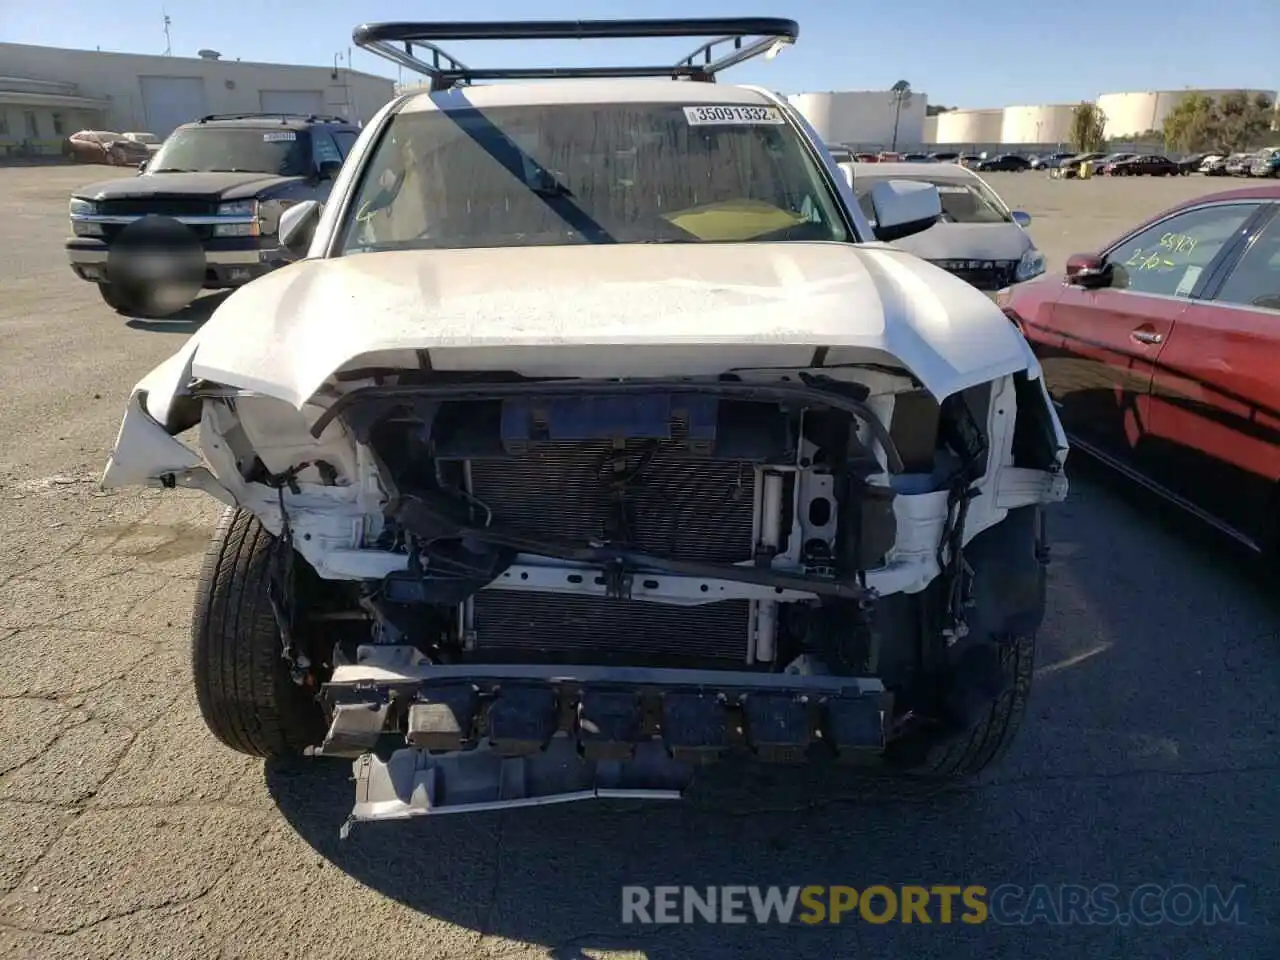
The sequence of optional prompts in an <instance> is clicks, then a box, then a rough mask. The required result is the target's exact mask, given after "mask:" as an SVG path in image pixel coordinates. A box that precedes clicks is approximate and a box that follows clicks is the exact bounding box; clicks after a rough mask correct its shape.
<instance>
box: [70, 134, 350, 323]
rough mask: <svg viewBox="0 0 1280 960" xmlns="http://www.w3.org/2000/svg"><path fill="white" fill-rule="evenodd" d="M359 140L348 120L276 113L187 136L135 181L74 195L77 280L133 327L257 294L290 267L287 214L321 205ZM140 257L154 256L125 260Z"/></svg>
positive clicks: (170, 142) (171, 140) (169, 143)
mask: <svg viewBox="0 0 1280 960" xmlns="http://www.w3.org/2000/svg"><path fill="white" fill-rule="evenodd" d="M359 135H360V129H359V128H358V127H357V126H355V125H354V124H351V123H348V122H347V121H346V120H343V119H341V118H340V117H322V116H303V115H294V114H279V113H272V114H234V115H225V116H208V117H203V118H202V119H200V120H197V121H194V122H192V123H186V124H183V125H182V126H180V127H178V128H177V129H176V130H174V131H173V133H172V134H170V135H169V137H168V139H166V140H165V141H164V144H163V145H162V146H161V147H160V149H159V150H158V151H157V152H156V153H155V154H154V155H152V157H151V158H150V159H149V160H147V161H145V162H144V163H143V164H142V165H141V167H140V168H139V173H138V174H137V175H135V176H133V177H128V178H125V179H120V180H107V181H103V182H100V183H92V184H89V185H88V186H86V187H81V188H80V189H78V190H76V191H74V192H73V193H72V195H71V204H70V215H71V230H72V234H73V236H72V237H71V239H70V240H68V241H67V245H66V246H67V255H68V257H69V258H70V261H71V269H72V270H74V271H75V273H76V275H77V276H78V277H80V278H81V279H82V280H88V281H90V282H92V283H96V284H97V285H98V290H99V292H101V294H102V299H103V300H105V301H106V302H107V304H108V305H110V306H111V307H112V308H113V309H115V310H116V311H117V312H119V313H123V314H127V315H130V316H164V315H166V314H170V313H174V312H176V311H178V310H180V309H182V308H183V307H185V306H186V305H187V304H188V303H190V302H191V301H192V300H194V299H195V297H196V296H198V295H199V291H200V289H201V288H203V289H209V290H218V289H226V288H229V287H237V286H241V285H243V284H245V283H248V282H249V281H250V280H253V279H254V278H255V277H259V276H261V275H262V274H264V273H266V272H268V271H269V270H272V269H274V268H275V267H277V266H279V265H281V264H282V263H284V262H285V261H286V259H287V258H286V256H285V253H284V251H283V250H282V249H281V248H280V247H279V245H278V243H277V239H276V229H277V226H278V224H279V219H280V213H281V211H282V210H284V208H285V207H287V206H289V205H290V204H293V203H297V202H298V201H300V200H320V201H324V200H325V199H326V198H327V197H328V195H329V190H330V188H331V187H332V186H333V180H334V178H335V177H336V176H337V173H338V171H339V170H340V169H341V167H342V162H343V160H344V159H345V157H346V155H347V153H348V152H349V151H350V150H351V147H352V145H353V144H354V143H355V141H356V138H357V137H358V136H359ZM144 218H145V223H144V224H143V225H142V226H138V224H139V221H143V220H144ZM143 249H146V250H147V251H148V252H149V253H151V254H152V256H151V257H149V258H129V257H126V256H124V253H125V252H131V253H132V252H136V251H141V250H143ZM184 254H185V255H186V256H185V257H184ZM144 260H145V262H146V265H147V269H145V270H142V269H139V268H138V266H137V265H138V264H139V263H141V262H143V261H144ZM162 294H163V295H162Z"/></svg>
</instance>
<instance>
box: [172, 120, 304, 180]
mask: <svg viewBox="0 0 1280 960" xmlns="http://www.w3.org/2000/svg"><path fill="white" fill-rule="evenodd" d="M310 159H311V151H310V149H309V148H308V146H307V140H306V133H305V132H302V131H298V130H280V129H272V128H269V127H240V128H235V127H186V128H183V129H180V130H175V131H174V132H173V134H172V135H171V136H170V137H169V139H167V140H166V141H165V142H164V146H162V147H161V148H160V149H159V150H157V151H156V154H155V158H154V159H153V160H152V161H151V166H150V167H149V168H148V171H147V172H148V173H173V172H177V171H181V172H184V173H212V172H215V171H216V172H234V173H241V172H243V173H271V174H276V175H279V176H282V177H301V176H306V175H307V174H308V173H310V167H311V164H310Z"/></svg>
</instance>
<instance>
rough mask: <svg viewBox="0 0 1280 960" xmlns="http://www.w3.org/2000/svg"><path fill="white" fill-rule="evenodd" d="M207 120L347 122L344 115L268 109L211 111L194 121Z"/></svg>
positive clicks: (201, 121) (202, 121)
mask: <svg viewBox="0 0 1280 960" xmlns="http://www.w3.org/2000/svg"><path fill="white" fill-rule="evenodd" d="M208 120H279V121H280V122H281V123H284V122H286V121H289V120H307V121H309V122H312V123H346V122H347V120H346V118H345V117H329V116H324V115H323V114H318V113H282V112H281V111H279V110H268V111H266V112H263V113H211V114H209V115H207V116H204V117H201V118H200V119H199V120H197V121H196V122H197V123H204V122H206V121H208Z"/></svg>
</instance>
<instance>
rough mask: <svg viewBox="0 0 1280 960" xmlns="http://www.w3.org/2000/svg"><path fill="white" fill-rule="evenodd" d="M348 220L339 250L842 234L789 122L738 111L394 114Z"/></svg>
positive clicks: (773, 114) (635, 108) (558, 109)
mask: <svg viewBox="0 0 1280 960" xmlns="http://www.w3.org/2000/svg"><path fill="white" fill-rule="evenodd" d="M351 211H352V212H351V215H350V218H349V221H348V224H347V227H346V229H345V236H344V240H343V245H342V249H343V250H344V251H346V252H355V251H362V250H387V249H407V248H424V247H436V248H471V247H502V246H533V245H556V244H574V243H664V242H665V243H703V242H732V241H781V240H809V241H815V240H816V241H822V240H829V241H844V240H847V239H848V233H847V231H846V228H845V226H844V224H843V223H842V220H841V217H840V214H839V208H838V206H837V201H836V200H835V199H834V198H833V196H832V194H831V192H830V189H829V188H828V186H827V184H826V182H825V181H824V180H823V178H822V177H821V175H820V173H819V169H818V167H817V165H816V164H815V163H814V162H813V161H812V160H811V159H810V157H809V155H808V154H807V152H806V151H805V150H804V148H803V146H802V143H801V140H800V138H799V137H798V136H797V135H796V133H795V131H794V130H793V129H792V127H791V126H789V125H788V124H786V123H785V122H784V121H783V118H782V116H781V114H780V113H779V112H778V111H777V110H776V108H774V107H757V106H741V105H739V106H729V107H684V106H679V105H670V104H643V103H636V104H570V105H550V106H538V107H500V108H495V109H491V110H485V111H484V112H483V113H481V112H480V111H473V110H466V111H450V112H444V111H434V110H432V111H423V112H410V113H401V114H398V115H397V116H395V117H394V118H393V119H392V121H391V123H390V126H389V127H388V129H387V131H386V132H385V133H384V135H383V136H382V137H381V138H380V140H379V142H378V145H377V147H376V150H375V153H374V155H373V157H372V159H371V160H370V161H369V163H368V165H367V166H366V167H365V170H364V174H363V176H362V178H361V182H360V185H359V187H358V190H357V192H356V196H355V200H354V204H353V206H352V208H351Z"/></svg>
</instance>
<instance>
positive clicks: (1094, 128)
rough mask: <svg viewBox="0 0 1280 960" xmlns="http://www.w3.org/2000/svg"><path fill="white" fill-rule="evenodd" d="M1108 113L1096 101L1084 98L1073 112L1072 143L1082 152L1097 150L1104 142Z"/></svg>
mask: <svg viewBox="0 0 1280 960" xmlns="http://www.w3.org/2000/svg"><path fill="white" fill-rule="evenodd" d="M1106 125H1107V115H1106V114H1105V113H1103V112H1102V110H1101V109H1099V107H1098V105H1097V104H1096V103H1089V102H1088V101H1087V100H1083V101H1081V102H1080V103H1078V104H1077V105H1076V108H1075V110H1073V111H1072V113H1071V145H1072V146H1073V147H1075V148H1076V149H1077V150H1079V151H1080V152H1081V153H1088V152H1091V151H1093V150H1097V149H1098V148H1099V147H1101V146H1102V145H1103V144H1104V143H1106V137H1105V135H1104V131H1105V128H1106Z"/></svg>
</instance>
